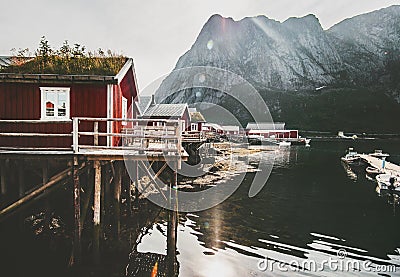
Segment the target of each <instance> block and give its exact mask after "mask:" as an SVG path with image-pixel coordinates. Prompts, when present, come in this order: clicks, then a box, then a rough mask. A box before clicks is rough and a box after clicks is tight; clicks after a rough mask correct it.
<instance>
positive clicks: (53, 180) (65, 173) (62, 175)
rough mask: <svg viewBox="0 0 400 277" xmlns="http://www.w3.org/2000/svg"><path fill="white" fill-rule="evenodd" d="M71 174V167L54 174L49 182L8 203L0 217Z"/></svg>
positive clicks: (0, 212)
mask: <svg viewBox="0 0 400 277" xmlns="http://www.w3.org/2000/svg"><path fill="white" fill-rule="evenodd" d="M70 174H71V169H70V168H68V169H66V170H63V171H61V172H60V173H58V174H56V175H54V176H53V177H52V178H51V179H50V180H49V182H47V183H46V185H44V186H40V187H39V188H38V189H36V190H34V191H33V192H31V193H29V194H28V195H26V196H24V197H23V198H21V199H19V200H18V201H16V202H14V203H13V204H11V205H9V206H8V207H6V208H5V209H3V210H1V211H0V219H1V218H2V217H4V216H5V215H7V214H9V213H11V212H12V211H14V210H16V209H17V208H19V207H20V206H22V205H23V204H25V203H27V202H28V201H30V200H31V199H33V198H35V197H36V196H38V195H39V194H41V193H43V192H44V191H45V190H47V189H49V188H51V187H52V186H54V185H56V184H57V183H59V182H60V181H62V180H63V179H65V178H66V177H68V176H69V175H70Z"/></svg>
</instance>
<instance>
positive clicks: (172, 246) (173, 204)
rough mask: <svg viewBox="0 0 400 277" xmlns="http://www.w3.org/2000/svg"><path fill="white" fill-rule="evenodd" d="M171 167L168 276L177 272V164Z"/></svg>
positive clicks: (172, 275)
mask: <svg viewBox="0 0 400 277" xmlns="http://www.w3.org/2000/svg"><path fill="white" fill-rule="evenodd" d="M175 165H176V166H175V167H174V168H173V169H172V170H173V173H172V176H171V183H170V189H171V194H170V197H169V201H170V208H171V210H169V211H168V228H167V268H168V270H167V271H168V276H169V277H174V276H176V275H177V272H178V264H177V259H176V239H177V230H178V228H177V225H178V215H177V213H178V211H177V208H178V205H177V204H178V203H177V190H176V189H173V187H175V188H176V186H177V182H178V178H177V177H178V176H177V164H175Z"/></svg>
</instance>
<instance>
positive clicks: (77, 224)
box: [72, 157, 82, 264]
mask: <svg viewBox="0 0 400 277" xmlns="http://www.w3.org/2000/svg"><path fill="white" fill-rule="evenodd" d="M78 171H79V161H78V157H74V166H73V173H72V177H73V180H74V241H73V254H72V264H78V263H79V262H80V259H81V229H82V228H81V186H80V182H79V173H78Z"/></svg>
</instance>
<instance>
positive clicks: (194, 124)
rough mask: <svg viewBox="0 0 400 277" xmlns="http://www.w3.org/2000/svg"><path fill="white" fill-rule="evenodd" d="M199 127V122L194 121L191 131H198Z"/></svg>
mask: <svg viewBox="0 0 400 277" xmlns="http://www.w3.org/2000/svg"><path fill="white" fill-rule="evenodd" d="M197 127H198V124H197V123H192V124H191V126H190V130H191V131H198V130H197V129H198V128H197Z"/></svg>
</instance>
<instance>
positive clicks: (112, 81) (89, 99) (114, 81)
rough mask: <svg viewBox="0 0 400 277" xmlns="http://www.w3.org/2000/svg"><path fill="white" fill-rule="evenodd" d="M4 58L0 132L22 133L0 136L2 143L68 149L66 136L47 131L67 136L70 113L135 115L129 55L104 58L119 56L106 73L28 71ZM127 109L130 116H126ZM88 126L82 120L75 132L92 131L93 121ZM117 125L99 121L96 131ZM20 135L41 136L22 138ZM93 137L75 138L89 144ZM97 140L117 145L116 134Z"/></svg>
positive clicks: (117, 124)
mask: <svg viewBox="0 0 400 277" xmlns="http://www.w3.org/2000/svg"><path fill="white" fill-rule="evenodd" d="M3 59H4V58H3ZM8 59H9V61H10V62H9V63H8V66H7V67H9V68H11V70H8V69H7V67H5V68H3V69H0V133H3V134H4V133H5V134H6V133H7V132H10V133H11V132H13V133H15V132H20V133H21V134H22V135H21V136H19V137H18V136H17V137H15V136H13V137H7V136H0V146H1V147H24V148H36V147H38V148H47V147H48V148H55V147H56V148H71V144H72V139H71V137H66V136H58V137H57V136H46V134H71V132H72V128H73V127H72V126H73V124H72V118H74V117H80V118H86V117H89V118H116V119H118V118H122V119H123V118H136V117H137V114H138V109H137V105H136V103H135V99H136V98H137V95H138V88H137V82H136V76H135V70H134V65H133V60H132V59H130V58H123V57H118V58H115V57H113V58H103V59H104V62H105V63H104V64H105V65H107V60H106V59H113V62H114V65H115V60H116V59H120V60H119V61H117V62H118V63H119V65H120V66H119V67H118V69H117V70H114V72H111V74H110V70H109V68H108V69H107V70H106V71H105V72H107V74H101V72H99V71H98V70H97V71H96V72H95V73H93V72H90V71H88V72H84V73H79V74H73V73H72V74H71V73H68V74H61V73H58V72H55V73H54V72H53V73H51V74H47V72H45V73H32V72H27V71H26V69H25V70H20V69H19V66H18V65H13V58H8ZM96 59H100V58H96ZM31 61H32V60H31ZM31 61H27V63H29V62H31ZM133 103H134V105H133V106H132V107H133V108H132V109H131V110H130V109H129V108H130V107H131V105H132V104H133ZM129 111H130V112H131V113H132V114H128V112H129ZM13 120H15V122H13ZM21 120H26V121H30V122H29V123H28V122H27V123H24V122H21ZM1 121H3V122H1ZM32 122H34V123H35V124H31V123H32ZM85 124H87V126H85ZM89 125H90V124H89V122H82V123H81V124H80V131H93V124H91V125H90V126H89ZM122 125H123V122H118V121H115V122H110V121H104V122H99V126H98V129H99V130H98V131H99V132H103V133H118V132H119V131H120V130H121V127H122ZM24 133H30V134H34V133H38V134H42V136H34V135H32V136H23V134H24ZM43 134H44V135H43ZM93 139H94V138H93V136H92V137H85V136H82V137H80V138H79V141H80V142H81V143H84V144H92V143H93ZM98 144H99V145H103V146H113V145H118V144H119V138H117V137H108V138H107V137H105V136H103V137H100V138H99V143H98Z"/></svg>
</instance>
